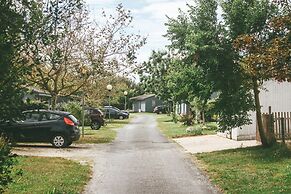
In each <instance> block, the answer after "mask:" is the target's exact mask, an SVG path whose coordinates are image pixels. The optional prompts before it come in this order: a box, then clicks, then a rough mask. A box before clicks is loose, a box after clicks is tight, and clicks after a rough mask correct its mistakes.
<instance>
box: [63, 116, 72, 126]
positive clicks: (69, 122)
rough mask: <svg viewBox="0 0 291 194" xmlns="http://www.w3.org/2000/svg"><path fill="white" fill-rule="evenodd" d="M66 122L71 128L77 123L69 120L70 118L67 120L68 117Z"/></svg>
mask: <svg viewBox="0 0 291 194" xmlns="http://www.w3.org/2000/svg"><path fill="white" fill-rule="evenodd" d="M64 122H65V123H66V124H67V125H70V126H74V125H75V123H74V122H73V121H72V120H71V119H69V118H67V117H64Z"/></svg>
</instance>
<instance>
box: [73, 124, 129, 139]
mask: <svg viewBox="0 0 291 194" xmlns="http://www.w3.org/2000/svg"><path fill="white" fill-rule="evenodd" d="M129 122H130V119H124V120H112V121H111V122H110V123H108V122H107V124H106V125H105V126H103V127H101V128H100V129H99V130H92V129H91V128H90V127H89V126H86V127H85V130H84V132H85V133H84V134H85V135H84V137H83V136H82V135H81V137H80V139H79V140H78V141H76V142H75V143H80V144H84V143H110V142H112V141H113V140H114V139H115V137H116V134H117V131H116V129H118V128H122V127H124V126H125V125H127V124H128V123H129Z"/></svg>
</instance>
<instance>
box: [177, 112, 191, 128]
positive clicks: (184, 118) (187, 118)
mask: <svg viewBox="0 0 291 194" xmlns="http://www.w3.org/2000/svg"><path fill="white" fill-rule="evenodd" d="M179 122H181V123H183V125H186V126H190V125H193V115H181V116H180V118H179Z"/></svg>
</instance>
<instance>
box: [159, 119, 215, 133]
mask: <svg viewBox="0 0 291 194" xmlns="http://www.w3.org/2000/svg"><path fill="white" fill-rule="evenodd" d="M157 121H158V126H159V128H160V130H161V131H162V133H164V134H165V135H166V136H167V137H168V138H179V137H187V136H195V135H212V134H216V131H215V129H216V123H214V122H211V123H206V127H207V129H202V125H201V124H195V125H194V126H192V127H194V128H197V129H198V130H194V131H191V132H187V131H186V128H187V127H188V126H186V125H183V124H182V123H179V122H178V123H174V122H173V121H172V117H171V116H169V115H166V114H159V115H157Z"/></svg>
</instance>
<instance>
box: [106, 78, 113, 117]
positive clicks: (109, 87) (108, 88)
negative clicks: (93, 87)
mask: <svg viewBox="0 0 291 194" xmlns="http://www.w3.org/2000/svg"><path fill="white" fill-rule="evenodd" d="M106 88H107V90H108V91H109V95H108V105H109V108H108V119H109V122H110V92H111V90H112V85H110V84H108V85H107V86H106Z"/></svg>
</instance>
